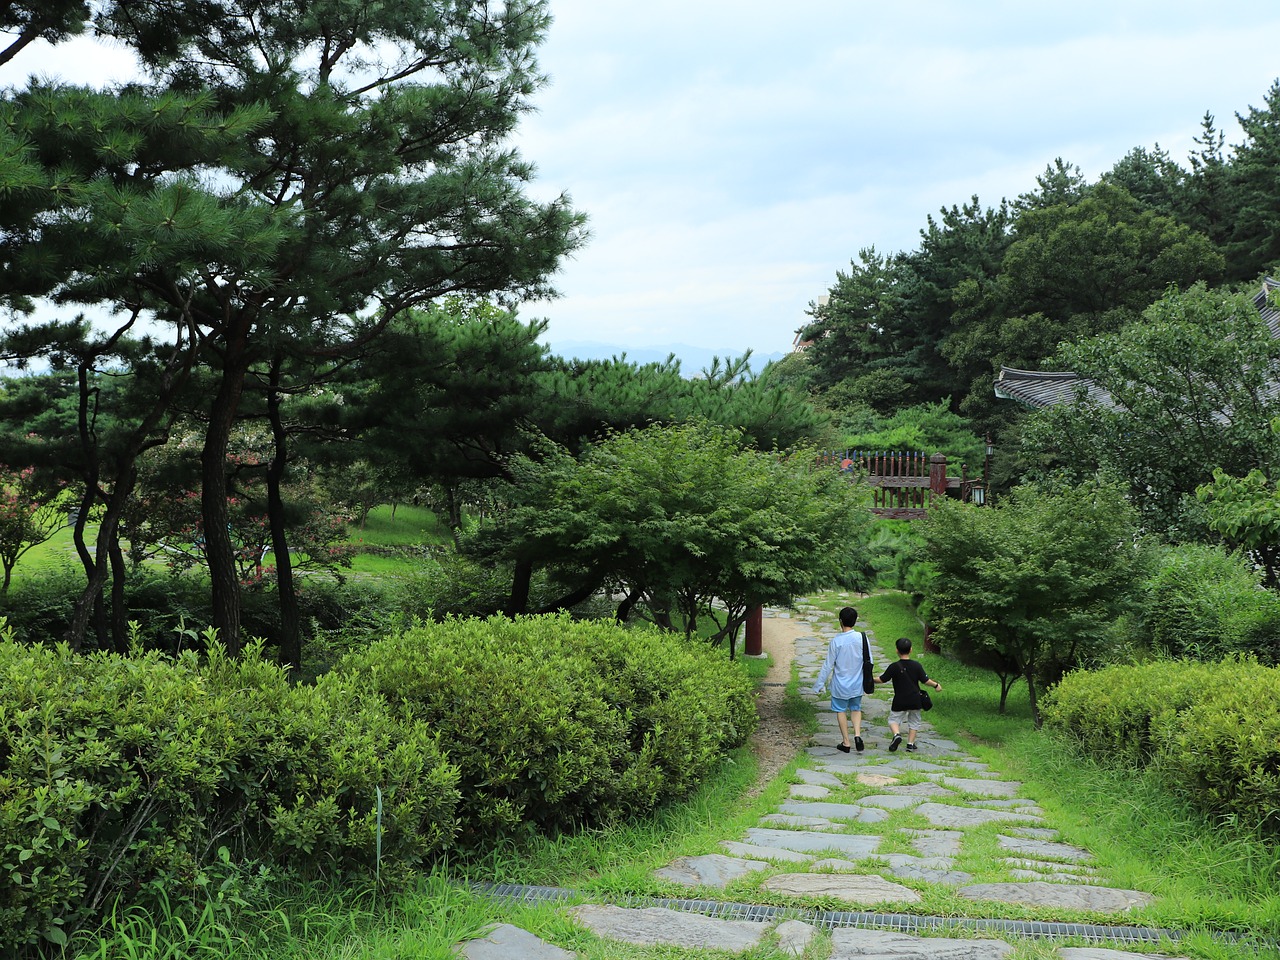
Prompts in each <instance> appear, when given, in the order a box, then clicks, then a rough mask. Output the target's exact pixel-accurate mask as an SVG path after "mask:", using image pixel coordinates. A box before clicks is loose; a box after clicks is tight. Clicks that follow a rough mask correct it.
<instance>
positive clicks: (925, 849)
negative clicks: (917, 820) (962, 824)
mask: <svg viewBox="0 0 1280 960" xmlns="http://www.w3.org/2000/svg"><path fill="white" fill-rule="evenodd" d="M902 832H903V833H905V834H906V835H907V836H908V837H910V838H911V845H912V846H913V847H915V848H916V850H917V851H918V852H919V853H920V855H921V856H923V857H955V856H958V855H959V853H960V842H961V840H963V839H964V834H963V833H962V832H961V831H959V830H904V831H902Z"/></svg>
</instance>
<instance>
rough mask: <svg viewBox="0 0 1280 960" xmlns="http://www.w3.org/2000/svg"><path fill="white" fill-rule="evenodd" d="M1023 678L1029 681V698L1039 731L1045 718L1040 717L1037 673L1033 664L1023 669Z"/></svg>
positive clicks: (1033, 717)
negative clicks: (1037, 696) (1037, 698)
mask: <svg viewBox="0 0 1280 960" xmlns="http://www.w3.org/2000/svg"><path fill="white" fill-rule="evenodd" d="M1022 676H1023V678H1024V679H1025V680H1026V681H1027V697H1028V698H1029V699H1030V700H1031V716H1032V719H1034V720H1035V723H1036V729H1037V730H1039V729H1040V727H1041V725H1042V724H1043V723H1044V718H1043V717H1041V716H1040V704H1039V703H1038V702H1037V701H1036V672H1035V669H1034V667H1033V666H1032V665H1031V664H1028V665H1027V666H1026V667H1024V668H1023V672H1022Z"/></svg>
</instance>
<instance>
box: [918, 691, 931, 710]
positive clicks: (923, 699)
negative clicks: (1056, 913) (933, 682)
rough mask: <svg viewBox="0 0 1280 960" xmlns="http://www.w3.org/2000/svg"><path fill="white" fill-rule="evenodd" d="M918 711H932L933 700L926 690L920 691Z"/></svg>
mask: <svg viewBox="0 0 1280 960" xmlns="http://www.w3.org/2000/svg"><path fill="white" fill-rule="evenodd" d="M920 709H921V710H932V709H933V698H932V697H930V696H929V691H927V690H921V691H920Z"/></svg>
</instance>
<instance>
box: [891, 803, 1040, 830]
mask: <svg viewBox="0 0 1280 960" xmlns="http://www.w3.org/2000/svg"><path fill="white" fill-rule="evenodd" d="M916 813H918V814H920V815H921V816H923V817H925V818H926V819H927V820H928V821H929V822H930V823H932V824H933V825H934V826H935V827H977V826H981V825H982V824H984V823H996V822H999V821H1001V820H1014V819H1018V820H1038V819H1040V818H1039V817H1038V816H1035V815H1033V814H1030V813H1023V812H1021V811H1013V810H988V809H983V808H978V807H957V806H952V805H950V804H945V803H922V804H920V806H918V807H916Z"/></svg>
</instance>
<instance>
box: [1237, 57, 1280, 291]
mask: <svg viewBox="0 0 1280 960" xmlns="http://www.w3.org/2000/svg"><path fill="white" fill-rule="evenodd" d="M1236 119H1237V120H1238V121H1240V127H1241V129H1242V130H1243V131H1244V140H1243V142H1241V143H1240V144H1239V145H1237V146H1236V147H1235V148H1234V149H1233V150H1232V153H1231V162H1230V165H1229V167H1228V176H1227V194H1228V203H1229V206H1230V216H1231V224H1230V231H1229V233H1228V236H1227V239H1226V254H1227V258H1228V260H1229V262H1230V263H1231V269H1232V271H1233V276H1235V277H1239V278H1240V279H1254V278H1257V277H1258V276H1260V275H1261V274H1262V273H1263V272H1264V271H1267V270H1270V269H1272V268H1274V267H1275V266H1276V265H1277V264H1278V263H1280V215H1277V213H1276V211H1277V210H1278V209H1280V183H1277V179H1276V170H1277V169H1280V80H1276V81H1275V82H1273V83H1272V84H1271V87H1270V88H1269V89H1268V90H1267V93H1266V96H1265V97H1264V99H1263V105H1262V106H1261V107H1249V109H1248V110H1247V111H1246V112H1244V113H1237V114H1236Z"/></svg>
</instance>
